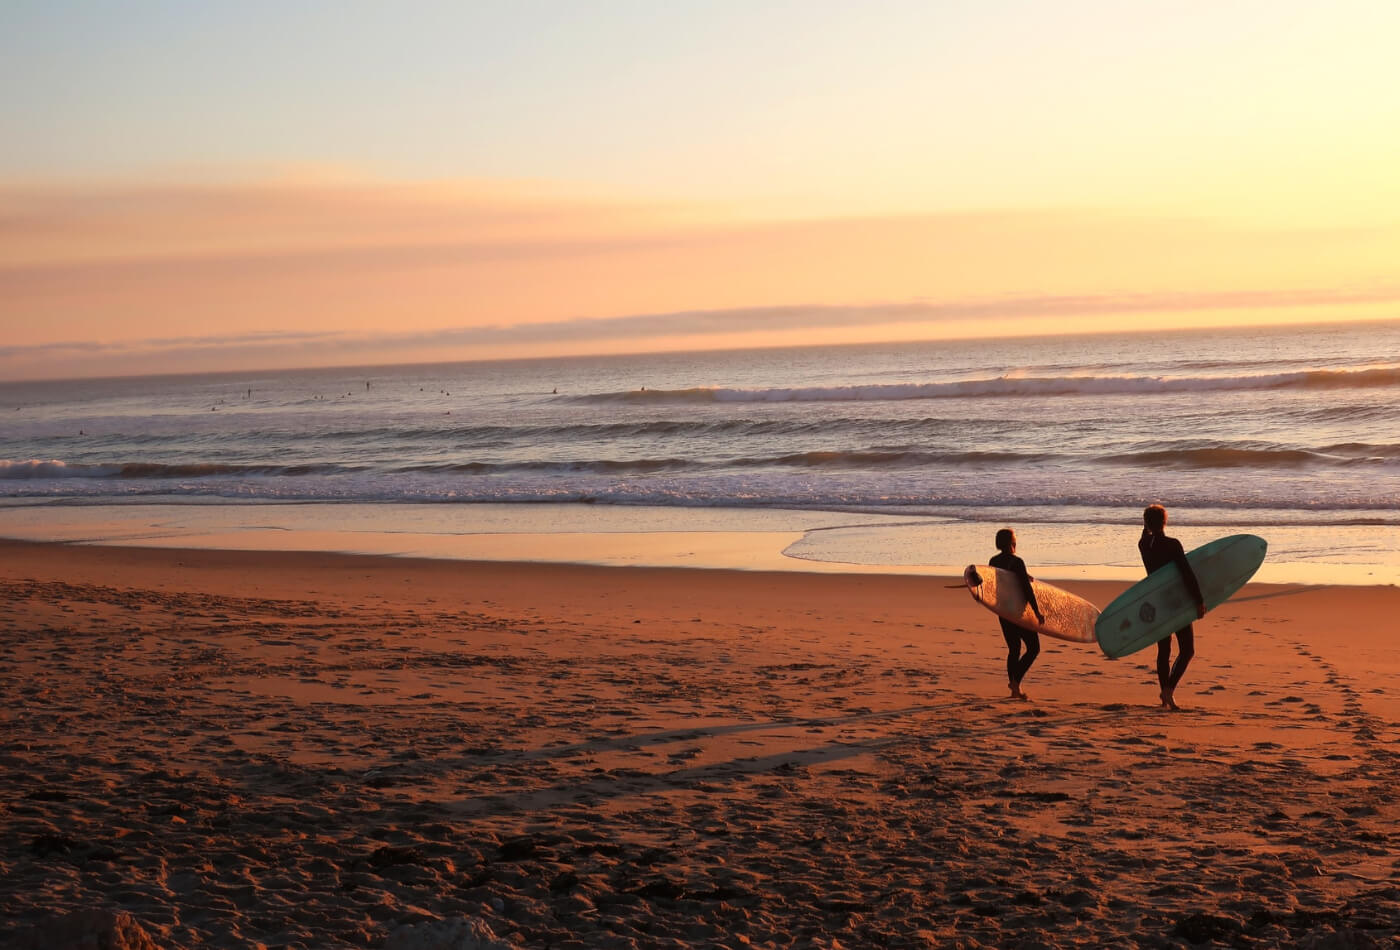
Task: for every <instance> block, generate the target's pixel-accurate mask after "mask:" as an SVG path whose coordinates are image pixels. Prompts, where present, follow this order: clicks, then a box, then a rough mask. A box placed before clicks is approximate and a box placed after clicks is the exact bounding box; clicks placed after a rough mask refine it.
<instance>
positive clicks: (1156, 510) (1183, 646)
mask: <svg viewBox="0 0 1400 950" xmlns="http://www.w3.org/2000/svg"><path fill="white" fill-rule="evenodd" d="M1142 525H1143V528H1142V537H1141V538H1139V539H1138V552H1139V553H1141V554H1142V566H1143V567H1145V568H1147V573H1148V574H1151V573H1152V572H1153V571H1155V570H1157V569H1158V568H1160V567H1165V566H1166V565H1168V564H1173V563H1174V564H1176V566H1177V569H1178V570H1180V571H1181V579H1182V581H1183V582H1184V583H1185V584H1186V589H1187V590H1188V591H1190V593H1191V596H1192V597H1194V598H1195V600H1196V618H1197V619H1198V620H1199V619H1200V618H1202V617H1204V616H1205V615H1206V603H1205V598H1204V597H1202V596H1201V585H1200V584H1199V583H1198V582H1197V580H1196V572H1195V571H1193V570H1192V569H1191V562H1190V561H1188V560H1187V559H1186V551H1185V549H1183V548H1182V546H1181V542H1180V541H1178V540H1177V539H1176V538H1169V537H1167V533H1166V531H1167V509H1165V508H1163V507H1162V506H1161V505H1148V506H1147V508H1146V509H1144V510H1143V513H1142ZM1176 643H1177V657H1176V662H1175V663H1172V635H1171V634H1170V633H1169V634H1167V635H1166V636H1165V637H1163V638H1162V639H1160V640H1158V641H1157V682H1158V683H1159V684H1160V685H1161V687H1162V694H1161V695H1162V705H1163V706H1164V707H1166V708H1167V709H1171V710H1178V709H1180V708H1181V707H1180V706H1178V705H1177V704H1176V700H1175V698H1174V694H1175V692H1176V687H1177V684H1178V683H1180V682H1181V677H1182V674H1184V673H1185V672H1186V667H1187V666H1188V665H1189V664H1190V663H1191V657H1193V656H1195V655H1196V632H1195V630H1194V629H1193V628H1192V626H1191V624H1189V623H1188V624H1187V625H1186V626H1184V627H1182V628H1181V629H1180V630H1178V631H1176Z"/></svg>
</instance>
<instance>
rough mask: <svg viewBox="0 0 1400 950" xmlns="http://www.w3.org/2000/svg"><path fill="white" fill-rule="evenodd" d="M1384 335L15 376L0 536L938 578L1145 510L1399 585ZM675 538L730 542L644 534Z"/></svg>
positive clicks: (1278, 575) (1389, 344)
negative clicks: (38, 378) (688, 553)
mask: <svg viewBox="0 0 1400 950" xmlns="http://www.w3.org/2000/svg"><path fill="white" fill-rule="evenodd" d="M1396 354H1400V322H1387V323H1368V324H1346V325H1331V326H1316V327H1288V328H1264V329H1258V328H1256V329H1249V330H1212V331H1191V332H1186V331H1182V332H1173V333H1155V334H1148V333H1139V332H1133V333H1121V334H1114V335H1096V336H1057V337H1041V338H1034V339H1015V340H982V341H958V342H918V343H906V344H879V345H849V346H822V347H804V348H785V349H759V350H746V351H726V352H704V353H671V354H651V355H629V356H609V357H572V358H561V359H548V360H543V359H542V360H514V361H500V362H480V363H450V364H447V363H444V364H434V365H413V366H381V367H360V368H354V369H311V370H300V371H277V372H264V373H237V374H218V375H200V376H178V375H172V376H154V377H143V378H123V379H101V380H69V381H47V382H30V383H3V384H0V419H3V422H0V536H7V537H25V538H37V539H44V540H69V541H74V540H81V541H93V542H99V543H100V542H108V543H114V542H124V543H152V544H174V543H190V544H195V545H199V544H206V543H208V544H215V545H216V546H222V545H230V546H246V545H249V544H251V543H252V542H254V541H258V543H268V538H269V537H270V536H271V535H272V534H274V533H275V534H276V536H277V537H278V538H280V540H277V541H275V544H273V545H272V546H296V545H297V544H299V543H308V544H309V543H310V541H309V540H307V539H309V538H311V537H312V536H313V535H319V536H318V537H316V538H315V544H312V545H311V546H313V547H327V548H329V549H335V550H372V551H378V552H381V553H385V552H387V553H428V554H432V555H435V556H465V557H475V556H497V555H494V554H492V552H493V551H500V550H505V551H507V552H508V553H509V556H512V557H515V556H519V557H525V558H526V559H546V560H549V559H559V560H584V561H590V560H597V561H600V562H604V563H693V564H695V565H697V566H734V565H731V564H730V563H728V561H726V560H725V557H720V556H719V555H716V554H715V553H713V551H712V550H711V549H713V548H723V549H725V550H730V551H731V554H730V555H727V556H726V557H729V558H730V559H731V560H732V559H733V558H734V557H736V555H734V554H733V553H732V550H733V547H734V544H733V542H734V541H735V539H736V538H738V539H742V537H743V536H744V535H746V534H752V535H754V543H755V544H758V545H760V546H770V545H773V544H778V545H779V548H778V550H777V551H775V552H769V553H772V554H773V557H769V558H758V559H756V560H755V559H745V558H744V557H739V558H738V566H774V565H777V566H789V567H792V568H795V569H804V568H809V567H818V568H821V569H843V568H856V569H865V570H886V569H892V570H914V571H927V572H929V573H939V572H942V571H945V570H948V569H952V568H957V569H959V570H960V566H961V565H962V564H966V563H968V562H971V561H985V560H986V557H987V556H989V555H990V554H991V553H992V551H993V548H992V544H991V538H992V535H993V534H994V532H995V530H996V528H998V527H1001V526H1003V525H1009V526H1012V527H1014V528H1016V530H1017V533H1018V536H1019V538H1020V541H1021V551H1020V553H1021V554H1022V555H1023V556H1024V557H1025V558H1026V560H1027V562H1028V563H1029V564H1031V566H1032V570H1033V572H1037V573H1038V574H1039V575H1040V576H1045V577H1133V576H1137V575H1138V574H1139V573H1140V570H1141V569H1140V566H1139V565H1138V564H1137V554H1136V547H1135V543H1136V538H1137V528H1138V527H1139V526H1140V514H1141V509H1142V507H1143V506H1144V505H1146V504H1148V503H1151V502H1160V503H1162V504H1164V505H1166V506H1167V507H1168V509H1169V510H1170V511H1171V524H1170V526H1169V531H1170V532H1171V533H1173V534H1175V535H1177V536H1179V537H1181V538H1182V540H1183V542H1184V543H1186V544H1187V546H1188V547H1191V546H1194V544H1196V543H1204V542H1205V541H1207V540H1210V539H1211V538H1213V537H1216V536H1219V535H1221V534H1229V533H1237V532H1249V533H1254V534H1259V535H1262V536H1264V537H1265V538H1266V539H1267V540H1269V542H1270V555H1269V559H1268V560H1267V561H1266V565H1265V569H1264V570H1263V571H1261V574H1260V577H1261V579H1272V580H1280V581H1287V582H1300V583H1307V582H1312V583H1336V582H1342V583H1396V582H1400V543H1398V542H1397V540H1396V536H1397V534H1400V530H1398V529H1400V508H1397V499H1398V498H1400V360H1397V359H1396ZM250 532H251V533H250ZM327 532H329V534H330V536H329V537H328V536H327V534H326V533H327ZM677 534H680V535H689V536H692V537H695V536H701V535H705V536H710V538H709V539H710V540H711V541H714V540H715V537H717V536H724V537H725V538H727V539H728V540H727V541H726V543H725V544H723V545H717V544H709V545H705V544H701V545H700V546H699V548H700V551H701V553H699V554H698V555H695V556H694V557H693V558H692V560H691V561H689V562H686V561H684V560H683V559H682V560H677V557H678V555H677V554H676V553H675V551H674V550H672V548H674V547H675V545H672V546H671V547H667V546H666V545H662V546H661V548H660V549H659V550H663V551H671V553H669V554H664V553H663V554H655V555H648V554H646V553H645V552H646V551H649V550H658V549H656V547H655V546H654V545H648V544H646V543H643V542H645V541H646V539H647V538H649V537H651V538H652V540H655V537H661V536H667V537H670V536H674V535H677ZM604 535H607V536H611V537H610V538H609V539H607V540H608V542H609V543H602V541H600V542H599V543H598V544H596V545H593V546H592V549H593V550H595V551H597V552H603V551H605V549H606V551H607V552H608V553H606V554H602V553H599V554H596V555H590V553H589V551H590V545H589V544H588V542H587V540H586V539H587V538H588V537H590V536H592V537H594V538H595V540H596V539H599V538H600V537H601V536H604ZM618 535H622V536H626V537H629V538H633V539H638V543H637V544H636V545H633V547H635V548H636V550H637V551H639V552H642V553H640V554H634V555H631V556H629V555H628V553H627V552H628V545H627V544H626V543H625V541H624V539H621V538H619V537H617V536H618ZM653 536H655V537H653ZM231 538H241V539H242V540H241V541H240V540H230V539H231ZM297 538H301V539H302V541H298V540H297ZM505 538H513V541H514V543H512V544H510V545H507V546H506V548H501V547H500V544H501V543H502V539H505ZM220 539H222V540H220ZM259 539H261V540H259ZM526 540H530V541H531V543H524V542H525V541H526ZM673 540H674V539H673ZM488 542H489V543H488ZM492 544H495V545H496V547H494V548H493V547H492ZM676 544H677V545H679V547H681V548H684V547H686V545H685V544H684V543H681V542H679V541H677V542H676ZM693 546H694V545H692V547H693ZM740 547H742V544H741V545H740ZM483 552H485V553H483ZM706 552H709V553H706ZM500 556H506V555H500ZM1037 565H1039V569H1038V570H1037Z"/></svg>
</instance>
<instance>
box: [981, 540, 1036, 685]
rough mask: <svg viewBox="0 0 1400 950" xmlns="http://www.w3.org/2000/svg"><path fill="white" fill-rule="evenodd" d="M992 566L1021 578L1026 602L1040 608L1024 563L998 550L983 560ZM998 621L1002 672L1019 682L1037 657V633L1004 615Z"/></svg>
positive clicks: (1012, 555) (1022, 591) (1014, 681)
mask: <svg viewBox="0 0 1400 950" xmlns="http://www.w3.org/2000/svg"><path fill="white" fill-rule="evenodd" d="M987 563H988V564H990V565H991V566H992V567H999V568H1001V569H1002V570H1003V571H1010V572H1011V573H1012V574H1015V575H1016V576H1017V577H1018V578H1020V580H1021V593H1023V594H1024V595H1025V597H1026V603H1028V604H1030V605H1031V606H1032V607H1034V608H1035V610H1036V611H1039V610H1040V605H1039V604H1037V603H1036V602H1035V590H1034V589H1033V588H1032V587H1031V576H1030V574H1029V573H1028V572H1027V571H1026V562H1025V561H1023V560H1021V559H1020V558H1019V557H1017V556H1016V555H1014V554H1008V553H1007V552H1005V551H999V552H997V554H995V555H993V557H992V559H991V560H990V561H988V562H987ZM997 619H998V620H1000V621H1001V635H1002V638H1003V639H1005V640H1006V675H1007V678H1008V679H1009V680H1010V681H1011V683H1013V684H1015V683H1019V682H1021V680H1022V679H1024V678H1025V675H1026V672H1027V671H1028V670H1029V669H1030V668H1031V664H1032V663H1034V662H1035V658H1036V657H1038V656H1040V634H1038V633H1036V632H1035V631H1034V630H1027V629H1026V628H1025V627H1022V626H1018V625H1017V624H1014V623H1012V622H1011V621H1010V620H1007V619H1006V618H1004V617H998V618H997ZM1022 644H1024V645H1025V648H1026V652H1025V653H1024V654H1022V653H1021V646H1022Z"/></svg>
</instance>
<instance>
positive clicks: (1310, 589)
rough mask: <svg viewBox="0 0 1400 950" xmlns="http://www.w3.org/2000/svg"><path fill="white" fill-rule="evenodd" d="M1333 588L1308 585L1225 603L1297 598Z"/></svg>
mask: <svg viewBox="0 0 1400 950" xmlns="http://www.w3.org/2000/svg"><path fill="white" fill-rule="evenodd" d="M1333 586H1335V585H1333V584H1318V585H1316V586H1312V585H1309V586H1307V587H1294V588H1291V589H1289V590H1280V591H1273V592H1271V593H1268V594H1251V595H1249V596H1248V597H1231V598H1230V599H1229V600H1227V601H1226V602H1225V603H1226V604H1239V603H1243V602H1244V601H1246V600H1275V599H1277V598H1280V597H1297V596H1298V595H1299V594H1312V593H1317V592H1320V591H1324V590H1329V589H1331V588H1332V587H1333ZM1220 606H1221V607H1224V606H1225V604H1221V605H1220ZM1216 609H1217V610H1219V609H1220V608H1219V607H1217V608H1216Z"/></svg>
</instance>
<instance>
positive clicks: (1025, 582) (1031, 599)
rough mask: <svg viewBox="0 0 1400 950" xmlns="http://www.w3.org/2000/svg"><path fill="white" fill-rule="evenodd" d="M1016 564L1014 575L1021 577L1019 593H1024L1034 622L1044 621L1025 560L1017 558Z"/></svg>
mask: <svg viewBox="0 0 1400 950" xmlns="http://www.w3.org/2000/svg"><path fill="white" fill-rule="evenodd" d="M1016 566H1017V567H1018V568H1020V570H1018V571H1017V572H1016V575H1017V576H1018V577H1020V578H1021V593H1023V594H1025V595H1026V603H1027V604H1028V605H1029V606H1030V608H1031V613H1033V614H1035V619H1036V622H1037V623H1044V622H1045V615H1044V614H1043V613H1041V612H1040V604H1038V603H1036V601H1035V587H1034V586H1033V585H1032V584H1031V575H1030V572H1029V571H1027V570H1026V562H1025V561H1022V560H1021V559H1020V558H1017V559H1016Z"/></svg>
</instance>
